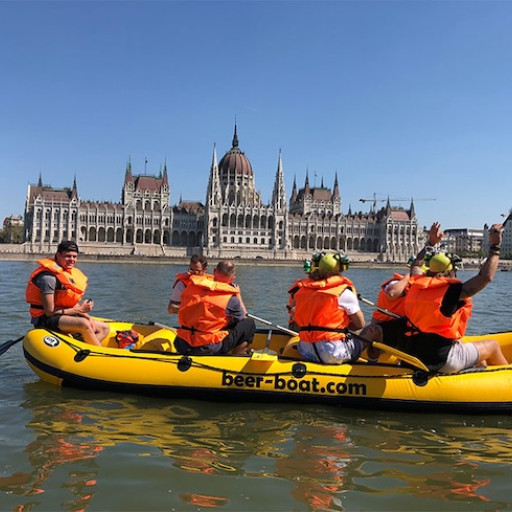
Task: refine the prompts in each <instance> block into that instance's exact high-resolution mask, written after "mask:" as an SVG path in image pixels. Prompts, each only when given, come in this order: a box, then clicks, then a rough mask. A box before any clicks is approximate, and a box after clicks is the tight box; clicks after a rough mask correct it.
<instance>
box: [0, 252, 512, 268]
mask: <svg viewBox="0 0 512 512" xmlns="http://www.w3.org/2000/svg"><path fill="white" fill-rule="evenodd" d="M44 257H48V254H47V253H25V252H14V251H9V252H1V251H0V261H33V262H36V261H37V260H39V259H41V258H44ZM211 259H212V261H218V260H219V259H221V258H211ZM79 261H80V263H126V264H133V265H136V264H150V265H187V264H188V262H189V258H188V257H179V256H141V255H132V254H130V255H117V256H113V255H111V254H105V255H103V254H80V255H79ZM233 261H234V262H235V263H236V265H240V266H247V265H252V266H258V267H259V266H261V267H264V266H274V267H275V266H282V267H297V266H301V265H302V261H299V260H272V259H262V258H244V259H242V258H235V259H234V260H233ZM350 268H359V269H365V268H375V269H378V268H382V269H386V268H389V269H396V270H398V271H400V270H403V269H405V263H391V262H371V261H351V262H350ZM478 268H479V265H478V264H474V263H469V262H465V263H464V269H465V270H475V269H478ZM503 269H506V270H510V271H512V261H510V260H504V261H500V270H503Z"/></svg>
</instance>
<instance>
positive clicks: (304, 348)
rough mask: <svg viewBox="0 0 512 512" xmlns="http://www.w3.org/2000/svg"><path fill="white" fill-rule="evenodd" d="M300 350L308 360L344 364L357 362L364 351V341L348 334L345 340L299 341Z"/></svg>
mask: <svg viewBox="0 0 512 512" xmlns="http://www.w3.org/2000/svg"><path fill="white" fill-rule="evenodd" d="M297 348H298V349H299V352H300V353H301V355H302V357H303V358H304V359H305V360H306V361H312V362H314V363H325V364H342V363H346V362H347V361H352V362H355V361H357V360H358V359H359V357H360V355H361V352H362V351H363V348H364V347H363V342H362V341H360V340H358V339H354V338H351V337H350V336H347V337H346V338H345V339H344V340H336V341H316V342H315V343H309V342H308V341H302V340H301V341H299V344H298V347H297Z"/></svg>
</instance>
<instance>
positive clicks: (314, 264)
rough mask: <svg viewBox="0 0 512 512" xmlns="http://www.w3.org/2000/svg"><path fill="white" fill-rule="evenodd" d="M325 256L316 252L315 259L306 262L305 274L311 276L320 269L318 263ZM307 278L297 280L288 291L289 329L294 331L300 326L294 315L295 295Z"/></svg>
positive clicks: (304, 266)
mask: <svg viewBox="0 0 512 512" xmlns="http://www.w3.org/2000/svg"><path fill="white" fill-rule="evenodd" d="M324 255H325V252H316V253H315V254H313V257H312V258H311V259H310V260H305V261H304V265H303V269H304V272H305V273H306V274H307V275H309V274H310V273H311V272H312V271H314V270H317V269H318V263H319V262H320V259H321V258H322V256H324ZM306 279H307V278H305V277H301V278H299V279H296V280H295V282H294V283H293V285H292V286H291V287H290V288H289V289H288V304H287V305H286V310H287V311H288V315H289V316H288V328H289V329H291V330H293V331H298V330H299V326H298V325H297V323H296V322H295V320H294V318H293V315H294V314H295V294H296V293H297V292H298V291H299V289H300V287H301V286H302V282H303V281H305V280H306Z"/></svg>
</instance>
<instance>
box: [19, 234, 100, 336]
mask: <svg viewBox="0 0 512 512" xmlns="http://www.w3.org/2000/svg"><path fill="white" fill-rule="evenodd" d="M77 258H78V246H77V244H76V243H75V242H73V241H70V240H67V241H63V242H61V243H60V244H59V245H58V247H57V253H56V254H55V257H54V258H47V259H42V260H39V261H38V264H39V267H38V268H36V270H34V272H32V274H31V275H30V278H29V280H28V284H27V289H26V292H25V299H26V301H27V302H28V303H29V304H30V315H31V317H32V320H31V322H32V325H33V326H34V327H35V328H46V329H50V330H55V331H61V332H64V333H72V334H73V333H80V334H81V335H82V338H83V340H84V341H85V342H86V343H90V344H91V345H99V346H101V341H102V340H103V339H104V338H106V336H107V335H108V334H109V332H110V328H109V326H108V325H107V324H106V323H104V322H100V321H98V320H94V319H93V318H91V316H90V315H89V313H90V312H91V310H92V308H93V307H94V302H93V301H92V300H86V301H83V302H80V301H81V300H82V298H83V295H84V293H85V290H86V288H87V277H86V276H85V274H84V273H83V272H81V271H80V270H79V269H78V268H76V267H75V264H76V260H77Z"/></svg>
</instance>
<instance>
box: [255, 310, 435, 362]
mask: <svg viewBox="0 0 512 512" xmlns="http://www.w3.org/2000/svg"><path fill="white" fill-rule="evenodd" d="M247 316H248V317H250V318H252V319H253V320H257V321H258V322H261V323H263V324H266V325H270V326H272V327H275V328H277V329H280V330H282V331H283V332H286V333H287V334H291V335H292V336H298V335H299V333H298V332H295V331H291V330H290V329H287V328H286V327H282V326H280V325H274V324H273V323H272V322H269V321H268V320H265V319H263V318H260V317H257V316H254V315H249V314H248V315H247ZM345 332H346V333H347V334H350V335H351V336H353V337H354V338H358V339H360V340H361V341H364V342H365V343H368V344H369V345H371V346H373V347H375V348H377V349H379V350H382V352H387V353H388V354H390V355H392V356H395V357H396V358H397V359H400V361H403V362H404V363H408V364H410V365H411V366H414V367H415V368H418V369H419V370H423V371H424V372H429V371H430V370H429V369H428V368H427V366H425V365H424V364H423V363H422V362H421V361H420V360H419V359H418V358H417V357H414V356H411V355H409V354H407V353H405V352H402V351H401V350H398V349H397V348H393V347H390V346H389V345H386V344H385V343H381V342H379V341H371V340H369V339H367V338H365V337H364V336H360V335H359V334H356V333H355V332H353V331H349V330H348V329H345Z"/></svg>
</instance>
